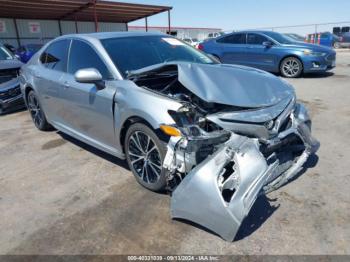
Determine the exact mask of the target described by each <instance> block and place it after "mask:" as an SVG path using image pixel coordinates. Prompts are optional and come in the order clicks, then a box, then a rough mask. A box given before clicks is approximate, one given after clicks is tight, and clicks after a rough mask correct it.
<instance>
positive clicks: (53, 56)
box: [40, 39, 70, 72]
mask: <svg viewBox="0 0 350 262" xmlns="http://www.w3.org/2000/svg"><path fill="white" fill-rule="evenodd" d="M69 42H70V41H69V40H67V39H65V40H59V41H55V42H53V43H52V44H50V45H49V46H48V47H47V48H46V50H45V51H44V52H43V53H42V54H41V56H40V61H41V63H42V64H43V65H44V66H45V67H46V68H49V69H52V70H57V71H61V72H66V70H67V56H68V48H69Z"/></svg>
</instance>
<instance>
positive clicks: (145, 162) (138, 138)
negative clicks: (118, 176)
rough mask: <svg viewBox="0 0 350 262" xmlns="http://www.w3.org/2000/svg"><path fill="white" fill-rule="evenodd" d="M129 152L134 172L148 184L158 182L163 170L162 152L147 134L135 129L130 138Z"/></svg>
mask: <svg viewBox="0 0 350 262" xmlns="http://www.w3.org/2000/svg"><path fill="white" fill-rule="evenodd" d="M128 154H129V157H130V163H131V166H132V168H133V169H134V172H135V173H136V174H137V175H138V176H139V177H140V178H141V179H142V180H143V181H144V182H145V183H148V184H153V183H156V182H157V181H158V180H159V178H160V176H161V172H162V163H161V157H160V152H159V149H158V147H157V145H156V144H155V142H154V141H153V140H152V138H151V137H149V136H148V135H147V134H145V133H143V132H141V131H135V132H134V133H132V135H131V136H130V138H129V144H128Z"/></svg>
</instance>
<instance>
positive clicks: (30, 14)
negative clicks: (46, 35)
mask: <svg viewBox="0 0 350 262" xmlns="http://www.w3.org/2000/svg"><path fill="white" fill-rule="evenodd" d="M95 3H96V5H95V7H94V4H95ZM0 7H1V8H0V17H3V18H18V19H20V18H21V19H53V20H75V19H77V20H79V21H94V12H95V8H96V14H97V17H98V21H99V22H118V23H128V22H131V21H134V20H138V19H141V18H145V17H148V16H151V15H155V14H159V13H162V12H165V11H168V10H170V9H172V7H169V6H156V5H142V4H130V3H122V2H111V1H103V0H96V1H94V0H35V1H33V0H11V1H9V0H0Z"/></svg>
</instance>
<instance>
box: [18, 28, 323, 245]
mask: <svg viewBox="0 0 350 262" xmlns="http://www.w3.org/2000/svg"><path fill="white" fill-rule="evenodd" d="M20 83H21V91H22V93H23V95H24V98H25V102H26V104H27V107H28V109H29V112H30V115H31V117H32V119H33V122H34V124H35V126H36V127H37V128H38V129H40V130H50V129H53V128H55V129H57V130H60V131H62V132H64V133H66V134H68V135H70V136H72V137H74V138H76V139H78V140H81V141H83V142H85V143H87V144H89V145H92V146H94V147H96V148H98V149H100V150H103V151H105V152H107V153H109V154H112V155H115V156H117V157H119V158H122V159H126V160H127V162H128V164H129V167H130V169H131V171H132V173H133V174H134V176H135V178H136V180H137V181H138V182H139V183H140V184H141V185H143V186H144V187H146V188H148V189H150V190H153V191H160V190H168V191H171V192H172V197H171V216H172V217H173V218H182V219H187V220H191V221H193V222H195V223H198V224H200V225H202V226H204V227H206V228H208V229H210V230H212V231H214V232H216V233H217V234H219V235H220V236H221V237H222V238H224V239H226V240H231V241H232V240H233V239H234V237H235V235H236V233H237V231H238V229H239V227H240V225H241V223H242V221H243V219H244V218H245V217H246V216H247V214H248V212H249V210H250V209H251V207H252V205H253V203H254V202H255V200H256V198H257V197H258V196H259V195H260V194H264V193H268V192H270V191H272V190H275V189H277V188H279V187H280V186H282V185H284V184H285V183H287V182H288V181H289V180H290V179H292V178H293V177H294V176H295V175H296V174H298V173H299V172H300V170H301V169H302V168H303V165H304V163H305V162H306V161H307V159H308V157H309V156H310V155H311V154H313V153H315V152H316V150H317V149H318V147H319V143H318V141H317V140H315V139H314V138H313V137H312V136H311V120H310V118H309V115H308V113H307V110H306V108H305V107H304V106H303V105H302V104H299V103H297V102H296V97H295V92H294V89H293V87H291V86H290V85H289V84H288V83H287V82H285V81H283V80H281V79H279V78H278V77H276V76H274V75H272V74H270V73H267V72H264V71H261V70H258V69H253V68H249V67H244V66H236V65H225V64H220V63H218V62H217V61H216V60H215V58H212V57H210V56H208V55H206V54H204V53H202V52H201V51H198V50H196V49H194V48H193V47H191V46H189V45H187V44H186V43H184V42H182V41H180V40H178V39H176V38H173V37H171V36H168V35H164V34H154V33H152V34H151V33H129V32H125V33H123V32H118V33H95V34H85V35H66V36H63V37H59V38H57V39H55V40H53V41H51V42H49V43H48V44H46V45H45V46H44V47H43V48H42V49H41V50H40V51H39V52H38V53H36V55H34V56H33V58H32V59H31V60H30V61H29V62H28V63H27V64H26V65H24V66H23V67H22V70H21V76H20Z"/></svg>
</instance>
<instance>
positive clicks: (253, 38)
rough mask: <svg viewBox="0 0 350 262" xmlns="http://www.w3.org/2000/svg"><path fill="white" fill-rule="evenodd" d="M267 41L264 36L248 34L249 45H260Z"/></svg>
mask: <svg viewBox="0 0 350 262" xmlns="http://www.w3.org/2000/svg"><path fill="white" fill-rule="evenodd" d="M267 41H269V40H268V39H267V38H266V37H265V36H262V35H259V34H248V37H247V43H248V44H249V45H262V44H263V43H264V42H267Z"/></svg>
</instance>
